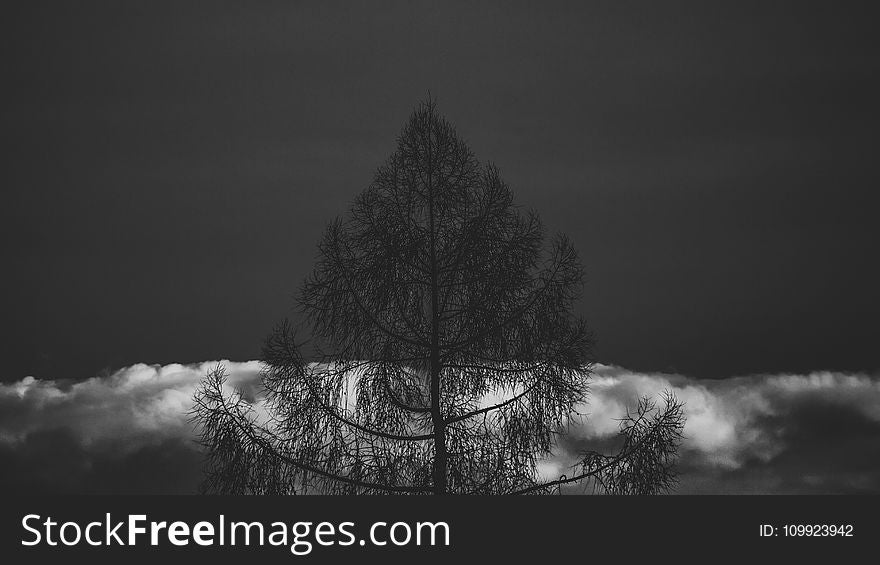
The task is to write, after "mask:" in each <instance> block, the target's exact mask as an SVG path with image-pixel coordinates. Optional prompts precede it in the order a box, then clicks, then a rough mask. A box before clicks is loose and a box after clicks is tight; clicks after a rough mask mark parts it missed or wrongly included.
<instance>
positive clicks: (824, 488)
mask: <svg viewBox="0 0 880 565" xmlns="http://www.w3.org/2000/svg"><path fill="white" fill-rule="evenodd" d="M216 364H217V362H205V363H201V364H195V365H179V364H172V365H165V366H158V365H143V364H139V365H133V366H131V367H126V368H124V369H121V370H119V371H116V372H114V373H112V374H105V375H102V376H98V377H93V378H90V379H87V380H84V381H79V382H68V381H54V380H38V379H34V378H32V377H27V378H25V379H22V380H20V381H17V382H14V383H10V384H3V385H0V484H2V485H3V487H4V488H6V489H10V490H19V489H29V490H33V491H38V492H72V493H113V492H119V493H192V492H195V491H196V488H197V485H198V482H199V480H200V477H201V459H202V455H201V452H200V450H199V447H198V445H197V444H196V443H195V441H194V439H195V430H194V429H193V426H192V424H191V423H190V421H189V416H188V414H187V412H188V410H189V409H190V407H191V399H192V395H193V392H194V391H195V388H196V386H197V385H198V383H199V381H200V380H201V379H202V378H203V377H204V375H205V373H206V372H207V371H208V370H209V369H210V368H212V367H214V366H215V365H216ZM223 364H224V365H225V366H226V367H227V370H228V372H229V374H230V384H231V385H233V386H236V387H241V388H246V389H250V390H252V391H253V390H256V388H257V387H258V385H259V368H260V367H259V363H258V362H255V361H251V362H244V363H237V362H228V361H224V362H223ZM664 390H670V391H672V392H674V393H675V394H676V396H677V397H678V398H679V399H681V400H683V401H684V403H685V411H686V414H687V418H688V419H687V424H686V426H685V440H684V443H683V445H682V450H681V457H680V462H679V465H678V467H679V472H680V483H679V486H678V488H677V490H676V492H679V493H798V492H804V493H880V377H878V376H877V375H867V374H843V373H834V372H815V373H810V374H805V375H753V376H745V377H737V378H731V379H724V380H697V379H692V378H688V377H685V376H682V375H670V374H661V373H638V372H633V371H628V370H626V369H623V368H620V367H615V366H610V365H598V366H597V367H596V368H595V375H594V378H593V383H592V387H591V396H590V401H589V403H587V404H586V405H584V406H582V407H580V410H579V411H580V412H582V413H584V414H585V415H586V416H585V418H583V421H582V422H580V423H578V424H576V425H573V426H572V427H571V429H570V431H569V432H568V433H567V435H566V436H564V437H563V438H561V441H560V442H559V446H558V449H557V451H556V453H555V454H554V457H553V458H551V459H549V460H548V461H546V462H545V463H544V464H543V465H542V472H543V473H544V474H546V475H550V476H552V475H554V474H562V473H565V472H566V466H567V465H568V464H570V463H571V462H572V461H573V460H574V458H575V457H576V454H577V453H578V452H579V451H581V450H583V449H596V448H599V449H607V448H611V447H613V443H614V441H615V437H616V432H617V426H618V421H617V418H620V417H621V416H622V415H623V414H624V413H625V411H626V408H627V407H628V406H632V405H633V404H634V403H635V402H636V400H637V399H638V397H639V396H643V395H647V396H650V397H659V395H660V394H661V393H662V392H663V391H664ZM575 492H576V491H575Z"/></svg>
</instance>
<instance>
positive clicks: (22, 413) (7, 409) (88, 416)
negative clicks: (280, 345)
mask: <svg viewBox="0 0 880 565" xmlns="http://www.w3.org/2000/svg"><path fill="white" fill-rule="evenodd" d="M223 364H224V366H226V368H227V370H228V372H229V374H230V383H231V384H237V385H243V384H247V383H251V382H254V381H256V380H257V379H258V374H259V370H260V366H259V363H258V362H256V361H251V362H246V363H230V362H228V361H224V362H223ZM216 365H217V362H205V363H201V364H198V365H180V364H171V365H165V366H159V365H144V364H138V365H133V366H131V367H126V368H124V369H120V370H119V371H116V372H115V373H113V374H111V375H107V376H103V377H92V378H90V379H87V380H84V381H80V382H75V383H67V382H63V381H53V380H38V379H34V378H33V377H26V378H24V379H22V380H20V381H18V382H15V383H11V384H4V385H0V406H2V408H3V410H2V416H0V441H3V442H6V443H16V442H21V441H25V440H26V438H27V436H28V434H31V433H34V432H39V431H45V430H52V429H59V428H61V429H65V430H66V431H68V432H69V433H71V434H72V435H73V436H74V437H75V438H77V439H78V440H79V441H80V442H81V444H82V445H84V446H88V445H91V444H94V443H98V442H106V441H110V442H116V443H119V445H120V446H121V447H122V448H125V449H135V448H137V447H140V446H141V445H143V444H144V443H157V442H160V441H162V440H165V439H169V438H187V439H188V438H191V437H193V430H192V426H191V424H190V422H189V417H188V415H187V412H188V411H189V409H190V408H191V407H192V397H193V393H194V392H195V389H196V386H197V385H198V383H199V382H200V381H201V380H202V379H203V378H204V377H205V374H206V373H207V371H208V370H209V369H211V368H213V367H214V366H216Z"/></svg>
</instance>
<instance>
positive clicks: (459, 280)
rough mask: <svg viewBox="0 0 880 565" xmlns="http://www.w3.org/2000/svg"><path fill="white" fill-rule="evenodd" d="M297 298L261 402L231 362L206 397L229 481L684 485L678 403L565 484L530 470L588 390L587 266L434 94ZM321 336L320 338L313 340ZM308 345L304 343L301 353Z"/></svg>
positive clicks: (272, 488)
mask: <svg viewBox="0 0 880 565" xmlns="http://www.w3.org/2000/svg"><path fill="white" fill-rule="evenodd" d="M318 250H319V259H318V262H317V264H316V265H315V267H314V271H313V273H312V274H311V276H310V277H309V278H308V279H307V280H306V281H305V283H304V284H303V286H302V288H301V292H300V295H299V306H300V309H301V312H302V314H303V320H304V322H303V325H304V326H305V327H307V328H309V329H310V331H311V337H310V339H309V340H306V341H303V342H302V343H299V342H297V339H296V332H295V331H294V328H293V326H292V325H291V324H290V323H289V322H284V323H282V324H281V325H280V326H279V327H278V328H277V329H276V331H275V332H274V333H273V334H272V335H271V336H270V337H269V338H268V339H267V341H266V343H265V346H264V348H263V359H262V360H263V364H264V370H263V374H262V378H263V386H264V388H265V399H266V400H265V406H264V408H265V410H263V412H265V413H264V414H262V415H260V414H258V413H257V411H256V410H255V408H254V406H253V405H252V404H251V403H250V402H248V401H246V400H245V399H244V398H243V396H242V394H241V393H240V392H237V391H234V390H229V387H228V385H227V384H226V375H225V372H224V370H223V367H221V366H218V367H217V368H216V369H215V370H214V371H212V372H211V373H209V375H208V376H207V377H206V379H205V381H204V382H203V383H202V385H201V387H200V389H199V391H198V392H197V394H196V397H195V401H196V402H195V409H194V410H195V419H196V420H197V421H198V423H199V424H200V425H201V440H202V443H203V444H204V445H205V447H206V451H207V458H208V473H207V478H206V481H205V484H204V486H203V488H204V489H205V490H207V491H209V492H224V493H300V492H322V493H334V494H341V493H370V494H378V493H434V494H448V493H455V494H525V493H549V492H552V491H553V490H555V489H557V488H559V487H561V486H562V485H564V484H569V483H575V482H584V483H585V484H591V485H592V486H593V487H594V488H596V489H599V490H601V491H605V492H610V493H654V492H658V491H661V490H664V489H666V488H668V487H669V486H670V485H671V484H672V481H673V473H672V469H671V464H672V463H673V460H674V456H675V452H676V448H677V445H678V443H679V440H680V437H681V430H682V425H683V413H682V406H681V404H680V403H679V402H677V401H676V400H675V399H674V398H673V397H671V396H668V397H667V398H666V402H665V404H664V405H663V406H662V407H659V408H658V407H657V406H656V405H655V404H654V403H652V402H650V401H649V400H648V399H643V400H642V401H641V402H640V403H639V404H638V407H637V409H636V410H635V412H634V413H633V414H631V415H629V416H628V417H627V418H626V419H625V420H624V421H623V422H622V424H621V435H622V447H621V448H620V451H619V452H618V453H617V454H615V455H610V456H609V455H602V454H599V453H594V452H590V453H584V454H583V456H582V458H581V459H580V462H579V464H578V466H577V468H576V469H575V470H574V471H573V472H572V473H571V475H570V476H568V475H566V476H563V477H560V478H558V479H555V480H549V481H547V480H541V478H540V477H539V476H538V473H537V462H538V461H539V459H540V458H541V457H543V456H546V455H548V454H550V452H551V449H552V447H553V445H554V441H555V438H556V436H557V434H559V433H561V432H562V431H563V430H564V428H565V427H566V425H567V424H568V423H569V422H570V420H571V419H572V418H573V417H577V415H576V414H574V411H575V409H576V407H577V406H578V405H579V404H580V403H582V402H584V401H585V400H586V399H587V392H588V383H589V378H590V374H591V366H592V359H591V343H592V340H591V334H590V332H589V330H588V328H587V326H586V324H585V322H584V320H583V319H581V318H578V317H576V316H574V315H573V314H572V305H573V303H574V301H575V300H576V299H577V298H578V297H579V295H580V291H581V287H582V280H583V270H582V267H581V264H580V262H579V260H578V257H577V254H576V252H575V250H574V248H573V247H572V245H571V243H570V241H569V240H567V239H566V238H565V237H564V236H556V237H554V238H552V239H550V241H549V242H548V241H547V238H546V237H545V232H544V229H543V227H542V224H541V222H540V220H539V218H538V216H537V215H536V214H535V213H533V212H523V211H522V210H521V209H520V208H518V207H517V206H515V205H514V201H513V198H512V196H511V192H510V189H509V188H508V186H507V185H506V184H505V183H504V181H503V180H502V179H501V176H500V175H499V172H498V169H497V168H495V167H494V166H492V165H486V166H483V165H481V164H480V163H479V162H478V161H477V159H476V158H475V156H474V155H473V153H472V152H471V151H470V149H469V148H468V147H467V145H466V144H465V143H464V142H463V141H462V140H461V138H459V137H458V135H457V134H456V131H455V129H454V128H453V126H452V125H451V124H450V123H449V122H447V121H446V120H445V119H444V118H443V117H441V116H440V115H439V114H438V112H437V109H436V105H435V103H434V102H433V101H432V100H430V99H429V100H428V101H427V102H424V103H423V104H421V105H420V107H418V108H417V109H416V110H415V111H414V113H413V114H412V115H411V117H410V118H409V122H408V123H407V124H406V126H405V127H404V128H403V130H402V132H401V134H400V136H399V138H398V140H397V150H396V151H395V152H394V154H393V155H391V157H390V158H389V159H388V160H387V161H386V162H385V163H384V164H383V165H382V166H381V167H379V169H378V170H377V172H376V174H375V178H374V180H373V182H372V184H370V185H369V187H368V188H367V189H366V190H365V191H364V192H363V193H362V194H360V196H358V197H357V199H356V200H355V202H354V204H353V206H352V208H351V209H350V211H349V212H348V214H347V215H346V216H345V217H344V218H340V219H337V220H336V221H335V222H333V223H332V224H331V225H330V226H328V228H327V230H326V233H325V235H324V237H323V239H322V241H321V242H320V244H319V247H318ZM307 344H308V345H307ZM307 347H308V348H311V350H312V352H311V354H310V355H309V356H308V359H307V358H306V357H307V356H306V355H305V354H304V353H303V352H304V351H305V350H306V348H307Z"/></svg>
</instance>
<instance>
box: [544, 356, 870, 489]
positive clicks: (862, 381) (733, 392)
mask: <svg viewBox="0 0 880 565" xmlns="http://www.w3.org/2000/svg"><path fill="white" fill-rule="evenodd" d="M666 390H668V391H671V392H673V393H674V394H675V396H676V397H678V399H679V400H682V401H684V403H685V413H686V415H687V423H686V424H685V428H684V434H685V439H684V441H683V444H682V450H681V458H680V464H679V467H680V470H681V481H680V488H679V492H864V491H873V492H880V442H878V441H877V438H880V378H878V377H877V376H876V375H874V376H871V375H866V374H846V373H835V372H828V371H821V372H814V373H810V374H806V375H793V374H781V375H752V376H746V377H737V378H731V379H722V380H696V379H689V378H687V377H684V376H682V375H669V374H660V373H638V372H632V371H628V370H626V369H623V368H620V367H615V366H608V365H599V366H597V367H596V369H595V377H594V380H593V384H592V395H591V397H590V401H589V403H588V404H587V405H585V406H583V407H581V411H583V412H585V413H586V414H587V415H588V417H587V418H586V419H585V420H584V423H583V425H580V426H576V427H574V428H573V429H572V431H571V433H570V434H569V435H568V436H567V437H566V438H564V440H563V441H562V442H560V449H559V450H558V452H557V454H556V457H555V461H554V462H555V467H556V468H559V469H563V468H564V464H565V463H570V462H571V461H573V460H574V458H575V456H576V453H577V452H578V451H580V450H583V449H588V448H590V447H591V446H594V445H602V446H607V445H608V444H609V443H611V442H612V440H613V438H614V434H615V433H616V431H617V426H618V420H617V419H618V418H620V417H622V416H623V415H624V413H625V412H626V409H627V407H630V406H632V405H633V403H634V402H635V400H636V399H637V398H638V397H639V396H644V395H647V396H649V397H654V398H657V397H659V396H660V395H661V393H662V392H663V391H666Z"/></svg>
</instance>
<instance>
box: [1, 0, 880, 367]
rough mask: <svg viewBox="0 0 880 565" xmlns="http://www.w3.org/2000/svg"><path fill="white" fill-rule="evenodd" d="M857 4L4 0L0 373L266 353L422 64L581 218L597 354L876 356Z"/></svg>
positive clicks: (879, 306)
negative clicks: (13, 0) (1, 364)
mask: <svg viewBox="0 0 880 565" xmlns="http://www.w3.org/2000/svg"><path fill="white" fill-rule="evenodd" d="M865 7H867V6H865ZM873 22H874V20H873V19H872V18H869V17H867V13H866V12H865V11H864V10H863V9H862V7H860V5H857V4H856V5H852V6H848V7H847V8H846V9H844V8H842V7H841V6H838V5H832V4H824V5H822V6H812V5H808V4H806V3H798V4H797V5H796V6H793V5H791V4H787V5H783V4H777V3H775V2H760V3H755V4H752V3H749V2H736V3H726V5H725V6H717V5H712V6H710V5H709V4H707V3H703V2H692V3H678V2H671V3H670V2H664V3H656V2H635V3H630V2H576V3H574V2H573V3H550V5H549V6H547V5H544V4H542V5H541V8H540V9H538V8H537V7H536V5H535V4H533V3H532V4H529V3H518V2H504V3H492V2H481V3H479V4H478V5H469V6H465V5H463V4H459V3H455V2H444V3H428V2H401V3H394V2H387V3H386V2H383V3H380V5H377V3H375V2H363V3H358V2H351V3H345V4H341V5H334V4H333V3H332V2H331V3H327V2H322V3H312V4H307V5H304V4H301V3H288V2H260V3H255V2H249V3H241V2H217V3H212V5H211V9H209V10H205V9H204V6H196V5H195V4H194V3H187V2H162V1H157V2H149V3H139V4H129V3H119V2H90V3H88V4H87V5H81V4H71V3H53V4H46V3H42V2H28V3H20V4H19V5H17V6H15V7H10V9H9V11H8V12H7V14H6V16H5V17H4V18H3V22H2V24H0V25H2V28H3V29H2V30H0V31H2V33H0V36H2V39H0V41H2V42H3V50H4V53H6V54H7V56H6V57H4V60H3V62H2V66H3V67H2V72H3V76H4V81H3V82H4V88H3V94H2V97H3V103H2V105H0V115H2V124H3V130H4V132H5V135H4V142H3V143H4V151H3V155H4V162H5V164H4V167H3V170H4V178H5V183H4V191H3V205H2V207H0V230H2V234H0V235H2V238H0V248H2V254H3V272H4V276H3V279H4V283H5V285H4V286H6V288H7V289H8V290H7V291H6V294H7V297H8V298H7V300H4V304H3V319H4V320H5V321H6V323H5V324H4V328H3V330H2V332H3V335H2V336H0V337H2V339H0V344H2V351H0V353H2V358H3V359H4V361H5V363H6V367H5V369H4V371H3V374H2V380H3V381H5V382H11V381H18V380H20V379H22V378H24V377H26V376H33V377H36V378H46V379H59V378H61V379H84V378H88V377H90V376H93V375H95V374H97V373H98V372H100V371H104V372H107V371H113V370H116V369H119V368H121V367H127V366H131V365H134V364H136V363H148V364H153V363H158V364H169V363H194V362H201V361H203V360H205V359H218V358H229V359H237V360H245V359H254V358H256V357H257V356H258V355H259V349H260V345H261V343H262V340H263V338H264V337H265V336H266V335H267V334H268V333H269V331H270V330H271V328H272V326H273V325H274V324H275V323H277V322H278V321H280V320H281V319H282V318H284V317H286V316H292V315H294V312H293V311H292V306H293V296H294V294H295V292H296V290H297V288H298V286H299V283H300V281H301V280H302V279H303V277H305V276H306V275H307V274H308V272H309V271H310V269H311V266H312V264H313V261H314V258H315V250H316V247H315V246H316V243H317V241H318V239H319V237H320V235H321V233H322V230H323V228H324V226H325V225H326V224H327V223H328V222H329V221H331V220H333V219H334V218H335V217H336V216H337V215H340V214H342V213H344V211H345V210H346V208H347V206H348V203H349V202H351V200H352V199H353V198H354V197H355V196H356V195H357V194H358V193H359V192H360V191H361V190H363V189H364V188H365V187H366V186H367V185H368V184H369V182H370V181H371V178H372V174H373V172H374V171H375V168H376V167H377V166H378V165H379V164H380V163H381V162H382V161H383V160H384V159H385V158H386V157H387V156H388V155H390V153H391V152H392V151H393V149H394V144H395V138H396V135H397V133H398V131H399V130H400V128H401V127H402V126H403V124H404V122H405V120H406V118H407V117H408V115H409V113H410V112H411V111H412V109H413V108H414V107H415V106H416V105H417V104H418V102H419V101H420V100H422V99H424V97H425V96H426V94H427V92H428V91H429V90H430V92H431V93H432V95H433V96H435V97H436V99H437V101H438V104H439V109H440V111H441V112H442V113H444V114H445V116H446V117H447V118H448V119H449V120H451V121H452V122H453V123H455V124H456V125H457V128H458V131H459V133H460V135H461V136H462V137H463V138H465V139H466V140H468V142H469V143H470V145H471V148H472V149H473V150H474V152H475V153H476V155H477V157H478V158H480V159H481V160H483V161H487V162H493V163H494V164H496V165H497V166H498V167H499V168H500V169H501V172H502V175H503V176H504V178H505V180H506V181H507V182H508V183H509V184H510V186H511V187H512V189H513V191H514V194H515V195H516V197H517V201H518V202H519V203H520V204H521V205H522V206H524V207H528V208H534V209H535V210H537V211H538V212H539V213H540V214H541V215H542V217H543V220H544V222H545V224H546V226H547V227H548V229H549V230H550V231H551V232H552V231H561V232H564V233H567V234H568V235H569V236H570V237H571V239H572V240H573V242H574V244H575V246H576V248H577V249H578V250H579V252H580V255H581V257H582V260H583V262H584V264H585V266H586V271H587V283H586V287H585V293H584V298H583V300H582V301H581V303H580V304H579V305H578V312H579V313H580V314H583V315H584V316H586V318H587V319H588V321H589V323H590V325H591V327H592V328H593V330H594V331H595V333H596V336H597V346H596V356H597V358H598V359H599V360H600V361H602V362H604V363H608V364H614V365H619V366H624V367H629V368H631V369H633V370H640V371H659V372H669V373H680V374H686V375H689V376H693V377H698V378H705V377H713V378H719V377H735V376H742V375H751V374H755V373H780V372H798V373H809V372H812V371H869V372H870V371H876V370H877V369H878V367H880V363H878V355H877V347H876V333H877V329H876V328H877V319H878V314H880V298H878V293H877V291H876V289H877V288H878V287H880V284H878V283H880V268H878V261H877V260H876V242H877V240H878V235H880V229H878V227H877V225H878V223H877V221H876V210H877V204H878V202H880V199H878V197H877V190H876V187H877V185H878V182H877V181H878V169H877V167H876V164H875V161H876V141H875V134H876V131H877V128H876V125H877V122H878V120H877V105H876V100H877V99H878V98H880V96H878V95H880V92H878V90H880V89H878V81H877V71H878V65H880V58H878V57H877V56H876V51H875V50H874V47H875V46H876V33H875V31H876V30H875V26H874V24H873Z"/></svg>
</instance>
